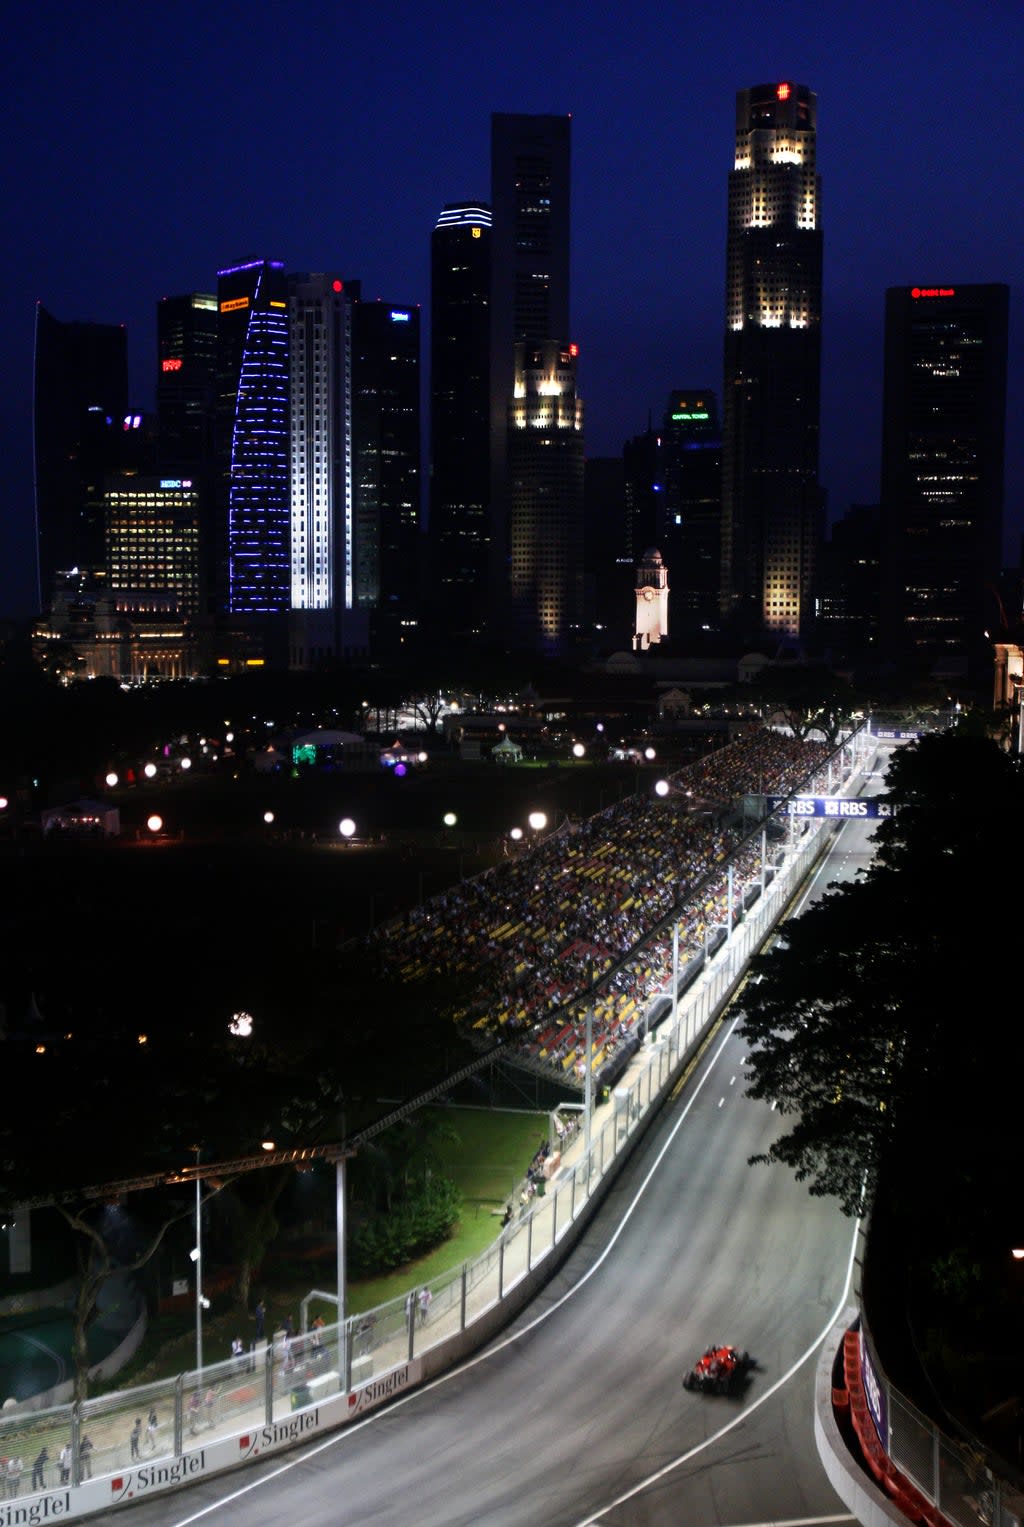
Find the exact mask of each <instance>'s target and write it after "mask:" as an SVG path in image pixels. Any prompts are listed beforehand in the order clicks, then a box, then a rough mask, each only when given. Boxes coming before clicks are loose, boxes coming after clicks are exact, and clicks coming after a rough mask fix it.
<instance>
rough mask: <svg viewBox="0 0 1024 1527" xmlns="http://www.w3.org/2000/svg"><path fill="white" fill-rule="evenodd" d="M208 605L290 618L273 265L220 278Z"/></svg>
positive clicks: (280, 299)
mask: <svg viewBox="0 0 1024 1527" xmlns="http://www.w3.org/2000/svg"><path fill="white" fill-rule="evenodd" d="M217 299H218V314H217V392H218V397H217V467H218V476H219V483H218V506H217V514H216V525H215V532H216V534H215V544H214V561H215V572H214V578H215V587H216V593H215V599H216V606H217V608H218V610H219V611H220V612H222V613H224V612H226V613H228V614H231V615H251V616H267V615H276V614H281V613H284V612H285V611H287V609H288V602H289V586H290V585H289V579H290V567H289V561H288V531H289V504H288V489H289V482H288V436H289V404H290V377H289V369H288V286H287V281H286V279H285V275H284V266H283V265H282V263H281V261H279V260H251V261H249V262H248V263H247V264H245V265H232V266H229V267H228V268H227V269H225V270H221V271H218V272H217Z"/></svg>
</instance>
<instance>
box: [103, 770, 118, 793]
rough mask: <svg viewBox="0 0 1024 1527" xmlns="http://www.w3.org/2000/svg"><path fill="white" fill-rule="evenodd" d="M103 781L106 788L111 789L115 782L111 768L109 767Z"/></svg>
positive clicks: (115, 777)
mask: <svg viewBox="0 0 1024 1527" xmlns="http://www.w3.org/2000/svg"><path fill="white" fill-rule="evenodd" d="M103 783H104V784H105V785H106V787H107V789H108V790H113V788H114V786H115V785H116V784H117V775H116V774H115V773H114V771H113V769H111V771H110V773H109V774H108V775H107V777H106V779H105V780H104V782H103Z"/></svg>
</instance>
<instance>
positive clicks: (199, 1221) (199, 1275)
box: [189, 1145, 210, 1373]
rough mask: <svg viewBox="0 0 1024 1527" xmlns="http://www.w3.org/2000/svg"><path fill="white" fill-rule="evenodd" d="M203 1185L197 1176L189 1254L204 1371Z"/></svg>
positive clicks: (198, 1355)
mask: <svg viewBox="0 0 1024 1527" xmlns="http://www.w3.org/2000/svg"><path fill="white" fill-rule="evenodd" d="M200 1150H201V1146H198V1145H197V1146H196V1148H195V1151H196V1166H197V1167H198V1165H199V1152H200ZM202 1195H203V1185H202V1182H201V1181H200V1179H199V1176H198V1175H197V1176H196V1244H195V1245H194V1246H193V1248H192V1250H191V1252H190V1253H189V1255H190V1256H191V1258H192V1260H193V1262H194V1263H195V1264H196V1372H197V1373H202V1371H203V1311H204V1310H208V1309H209V1308H210V1301H209V1299H205V1298H204V1297H203V1196H202Z"/></svg>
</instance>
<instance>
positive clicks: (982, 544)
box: [882, 285, 1009, 661]
mask: <svg viewBox="0 0 1024 1527" xmlns="http://www.w3.org/2000/svg"><path fill="white" fill-rule="evenodd" d="M1008 315H1009V289H1008V287H1006V286H1000V285H988V286H930V287H921V286H913V287H910V286H901V287H893V288H891V289H890V290H889V291H888V292H887V293H886V302H885V411H884V419H883V434H882V549H883V590H884V605H883V633H884V640H885V646H886V649H887V651H893V652H898V651H901V650H902V651H904V652H908V653H915V652H916V653H918V654H920V655H921V656H937V655H939V654H942V653H946V654H949V653H951V652H956V653H958V654H961V655H963V656H965V657H969V656H970V655H971V654H972V653H975V654H976V653H978V652H979V649H980V650H981V651H983V653H984V656H985V659H986V661H987V660H988V659H989V656H990V649H989V647H988V645H987V643H986V641H985V636H984V632H985V630H986V628H987V629H988V630H990V631H993V632H994V630H995V625H996V622H997V619H998V613H997V612H998V602H997V597H996V593H995V590H996V586H997V583H998V579H999V569H1000V564H1001V554H1002V523H1003V519H1002V517H1003V445H1004V430H1005V416H1006V353H1007V327H1008Z"/></svg>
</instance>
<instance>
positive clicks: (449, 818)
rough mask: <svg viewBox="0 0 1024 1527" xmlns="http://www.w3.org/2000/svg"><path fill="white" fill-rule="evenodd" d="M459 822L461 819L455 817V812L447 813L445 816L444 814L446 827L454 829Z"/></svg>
mask: <svg viewBox="0 0 1024 1527" xmlns="http://www.w3.org/2000/svg"><path fill="white" fill-rule="evenodd" d="M458 820H459V819H458V817H457V816H456V815H455V813H454V811H446V812H445V814H444V825H445V826H446V827H454V826H455V824H456V822H457V821H458Z"/></svg>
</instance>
